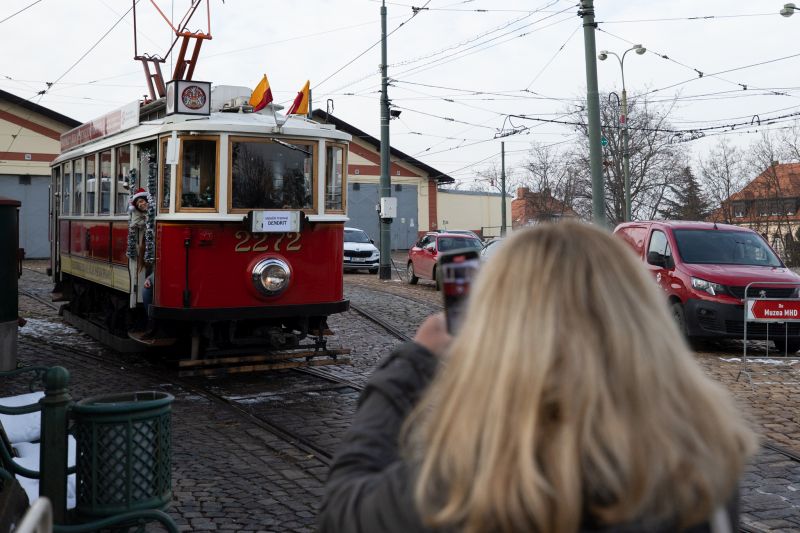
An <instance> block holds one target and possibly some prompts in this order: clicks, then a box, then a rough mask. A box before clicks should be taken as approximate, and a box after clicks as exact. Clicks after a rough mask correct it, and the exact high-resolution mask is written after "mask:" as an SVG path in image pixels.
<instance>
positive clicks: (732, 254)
mask: <svg viewBox="0 0 800 533" xmlns="http://www.w3.org/2000/svg"><path fill="white" fill-rule="evenodd" d="M675 241H676V242H677V244H678V253H680V255H681V257H682V258H683V261H684V262H686V263H700V264H721V265H754V266H769V267H780V266H783V264H782V263H781V260H780V259H778V256H777V255H775V252H773V251H772V248H770V247H769V246H768V245H767V243H765V242H764V240H763V239H761V237H759V236H758V235H756V234H755V233H750V232H746V231H720V230H688V229H681V230H675Z"/></svg>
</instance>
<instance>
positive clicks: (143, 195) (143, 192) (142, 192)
mask: <svg viewBox="0 0 800 533" xmlns="http://www.w3.org/2000/svg"><path fill="white" fill-rule="evenodd" d="M148 196H150V195H149V194H148V192H147V191H146V190H144V189H143V188H141V187H139V188H138V189H136V192H134V193H133V195H131V205H133V204H135V203H136V199H137V198H144V199H145V200H149V199H148V198H147V197H148Z"/></svg>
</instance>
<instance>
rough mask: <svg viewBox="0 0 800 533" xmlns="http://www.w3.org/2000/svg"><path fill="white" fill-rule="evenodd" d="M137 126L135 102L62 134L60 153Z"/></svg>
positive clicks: (137, 104) (137, 111) (136, 105)
mask: <svg viewBox="0 0 800 533" xmlns="http://www.w3.org/2000/svg"><path fill="white" fill-rule="evenodd" d="M138 125H139V102H138V101H136V102H131V103H130V104H128V105H126V106H123V107H120V108H119V109H115V110H114V111H112V112H111V113H107V114H105V115H103V116H102V117H99V118H96V119H94V120H92V121H90V122H86V123H84V124H81V125H80V126H78V127H77V128H74V129H71V130H69V131H68V132H65V133H62V134H61V151H62V152H66V151H67V150H70V149H72V148H75V147H76V146H80V145H82V144H85V143H87V142H89V141H93V140H95V139H100V138H101V137H106V136H108V135H113V134H115V133H119V132H120V131H123V130H127V129H130V128H133V127H135V126H138Z"/></svg>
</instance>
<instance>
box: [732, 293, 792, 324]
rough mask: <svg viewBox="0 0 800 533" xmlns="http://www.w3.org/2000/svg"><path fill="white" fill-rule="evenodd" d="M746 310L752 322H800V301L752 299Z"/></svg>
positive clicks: (748, 302) (746, 302) (748, 301)
mask: <svg viewBox="0 0 800 533" xmlns="http://www.w3.org/2000/svg"><path fill="white" fill-rule="evenodd" d="M745 308H746V309H747V320H748V321H750V322H800V300H777V299H761V298H752V299H747V300H745Z"/></svg>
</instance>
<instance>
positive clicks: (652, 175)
mask: <svg viewBox="0 0 800 533" xmlns="http://www.w3.org/2000/svg"><path fill="white" fill-rule="evenodd" d="M614 96H616V95H615V94H614V93H611V97H609V95H608V94H605V95H601V98H600V120H601V123H602V124H603V129H602V134H603V136H604V137H605V138H606V139H607V140H608V144H607V145H606V146H605V147H604V148H603V160H604V161H603V168H604V170H603V174H604V191H605V206H606V216H607V217H608V219H609V220H610V221H611V222H612V223H614V224H616V223H618V222H620V221H622V220H623V218H624V212H625V186H624V176H623V135H622V132H623V130H622V127H620V125H619V115H620V109H619V107H618V100H617V99H616V98H614ZM673 105H674V102H673V104H670V105H669V106H666V107H661V106H656V105H654V104H652V103H651V102H648V101H647V100H646V99H639V98H637V97H635V96H634V97H629V98H628V131H629V133H630V141H629V143H628V145H629V153H630V186H631V214H632V216H633V218H634V219H652V218H655V217H656V216H657V215H658V212H659V210H660V209H661V207H662V203H663V200H664V198H665V197H666V196H668V195H669V194H670V189H669V185H670V184H671V183H673V182H676V181H678V180H679V179H680V174H681V172H682V171H683V168H684V167H685V165H684V161H685V160H686V149H685V147H684V145H683V144H681V143H679V142H676V141H679V140H680V138H679V137H678V136H676V135H675V134H674V132H673V131H671V126H670V124H669V121H668V117H669V114H670V112H671V111H672V107H673ZM575 112H576V114H577V115H578V116H584V113H583V108H577V109H575ZM576 129H577V130H578V131H579V132H580V133H581V134H582V135H581V140H580V145H579V147H578V148H577V150H575V151H574V152H573V154H572V160H573V171H574V172H576V176H575V177H576V179H577V181H578V188H577V191H578V195H577V198H576V204H577V206H578V209H579V211H588V210H590V208H591V199H592V187H591V175H590V171H589V135H588V129H587V125H586V124H585V121H582V123H581V124H580V125H578V126H576ZM584 214H585V213H584Z"/></svg>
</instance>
